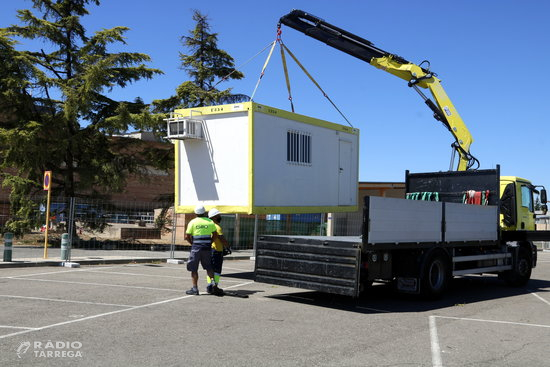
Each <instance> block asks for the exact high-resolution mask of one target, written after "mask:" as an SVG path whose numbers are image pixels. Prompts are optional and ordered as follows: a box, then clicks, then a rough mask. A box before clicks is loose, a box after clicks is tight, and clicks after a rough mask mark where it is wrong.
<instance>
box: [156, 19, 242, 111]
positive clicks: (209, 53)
mask: <svg viewBox="0 0 550 367" xmlns="http://www.w3.org/2000/svg"><path fill="white" fill-rule="evenodd" d="M193 20H194V21H195V22H196V25H195V28H194V29H193V30H192V31H190V32H189V35H188V36H183V37H181V42H182V44H183V46H184V47H185V48H186V49H188V50H189V51H190V53H189V54H185V53H181V52H180V60H181V68H182V69H183V70H185V71H186V72H187V74H188V75H189V77H190V80H188V81H185V82H183V83H182V84H180V85H179V86H178V87H177V88H176V95H174V96H172V97H170V98H167V99H162V100H155V101H153V105H154V112H157V113H158V112H160V113H169V112H171V111H173V110H174V109H176V108H192V107H201V106H208V105H213V104H222V103H234V102H241V101H243V100H245V99H246V100H247V99H248V97H246V96H244V95H241V94H232V93H231V89H230V88H229V89H225V90H219V89H217V88H216V86H217V85H218V84H220V83H221V82H223V81H225V80H229V79H242V78H243V77H244V75H243V73H241V72H240V71H237V70H235V63H234V60H233V57H231V56H230V55H229V54H228V53H227V52H226V51H224V50H221V49H219V48H218V34H217V33H211V29H210V25H209V23H208V17H207V16H205V15H203V14H201V13H200V12H199V11H198V10H195V11H194V12H193Z"/></svg>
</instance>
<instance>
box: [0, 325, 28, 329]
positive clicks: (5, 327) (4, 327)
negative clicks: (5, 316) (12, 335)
mask: <svg viewBox="0 0 550 367" xmlns="http://www.w3.org/2000/svg"><path fill="white" fill-rule="evenodd" d="M0 329H25V330H36V328H33V327H24V326H9V325H0Z"/></svg>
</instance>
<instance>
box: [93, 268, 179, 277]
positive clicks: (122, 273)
mask: <svg viewBox="0 0 550 367" xmlns="http://www.w3.org/2000/svg"><path fill="white" fill-rule="evenodd" d="M87 273H100V274H120V275H137V276H140V277H154V278H172V279H182V278H183V276H179V277H178V276H175V275H155V274H140V273H126V272H120V271H101V270H88V271H87Z"/></svg>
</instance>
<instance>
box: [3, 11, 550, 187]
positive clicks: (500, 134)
mask: <svg viewBox="0 0 550 367" xmlns="http://www.w3.org/2000/svg"><path fill="white" fill-rule="evenodd" d="M30 6H31V2H30V1H25V0H11V1H7V0H3V1H2V2H1V3H0V27H3V26H7V25H10V24H13V23H16V22H17V19H16V18H15V10H16V9H22V8H29V7H30ZM293 8H298V9H302V10H305V11H307V12H310V13H312V14H315V15H316V16H318V17H321V18H323V19H325V20H326V21H327V22H329V23H332V24H334V25H336V26H339V27H340V28H344V29H346V30H348V31H350V32H352V33H355V34H357V35H359V36H362V37H363V38H366V39H368V40H370V41H371V42H373V43H374V44H375V45H376V46H378V47H380V48H382V49H384V50H387V51H389V52H392V53H396V54H398V55H401V56H403V57H404V58H406V59H408V60H410V61H412V62H416V63H419V62H421V61H422V60H425V59H427V60H429V61H430V62H431V68H432V70H433V71H435V72H436V73H437V74H438V75H439V78H440V79H441V80H442V81H443V85H444V87H445V89H446V91H447V93H448V94H449V96H450V98H451V100H452V101H453V103H454V104H455V106H456V108H457V109H458V111H459V113H460V114H461V116H462V118H463V119H464V121H465V123H466V125H467V126H468V128H469V129H470V131H471V133H472V135H473V137H474V143H473V145H472V147H471V152H472V153H473V154H474V155H475V156H476V157H477V158H478V159H479V160H480V162H481V168H494V167H495V165H497V164H500V165H501V172H502V174H504V175H516V176H520V177H525V178H528V179H531V180H532V181H533V183H535V184H545V185H548V186H549V187H548V188H549V189H550V171H549V166H548V163H547V162H548V158H549V156H550V154H549V152H550V151H549V149H548V146H547V141H548V137H549V135H550V123H549V121H548V120H549V118H548V111H547V110H546V109H547V108H549V105H550V73H549V71H548V66H549V65H550V39H549V37H550V21H549V20H548V16H549V15H550V2H549V1H546V0H531V1H519V0H515V1H512V0H500V1H498V0H484V1H477V0H461V1H456V0H455V1H446V0H424V1H419V2H416V3H415V2H411V1H401V0H397V1H350V0H340V1H328V0H317V1H304V0H295V1H287V0H279V1H258V0H255V1H254V0H246V1H217V0H216V1H214V0H212V1H182V0H178V1H176V0H157V1H135V0H133V1H130V0H116V1H115V0H111V1H107V0H103V1H102V4H101V6H99V7H96V6H90V7H89V10H90V15H88V16H86V17H85V18H84V19H83V23H84V24H85V26H86V28H87V31H88V32H93V31H96V30H99V29H101V28H110V27H114V26H127V27H129V28H130V29H131V30H130V31H129V32H128V33H127V42H128V44H127V46H124V47H123V48H122V49H124V50H126V51H135V52H143V53H147V54H149V55H150V56H151V57H152V62H151V63H150V64H149V65H150V66H151V67H156V68H159V69H162V70H163V71H164V73H165V74H164V75H162V76H158V77H156V78H155V79H153V80H150V81H143V82H139V83H136V84H134V85H132V86H130V87H128V88H125V89H116V90H113V91H112V97H113V98H117V99H126V100H132V99H133V98H135V97H136V96H140V97H142V98H143V99H144V100H145V101H146V102H150V101H151V100H153V99H157V98H166V97H168V96H170V95H172V94H173V93H174V90H175V88H176V86H177V85H179V84H180V83H181V82H183V81H185V80H186V77H187V76H186V74H185V73H184V72H183V71H182V70H179V69H178V66H179V58H178V52H180V51H184V50H183V48H182V46H181V44H180V41H179V37H180V36H182V35H184V34H187V32H188V31H189V30H191V29H192V28H193V27H194V23H193V21H192V19H191V16H192V9H198V10H200V11H201V12H203V13H205V14H206V15H208V17H209V19H210V25H211V27H212V30H213V31H214V32H217V33H218V34H219V44H218V46H219V47H220V48H222V49H224V50H226V51H227V52H229V54H231V55H232V56H233V57H234V58H235V60H236V63H237V64H238V65H240V64H242V63H244V62H245V61H246V60H248V59H249V58H250V57H252V56H253V55H254V54H256V53H257V52H258V51H260V50H261V49H262V48H263V47H265V46H266V45H267V44H268V43H270V42H271V41H273V40H274V39H275V31H276V25H277V22H278V19H279V17H281V16H282V15H284V14H286V13H287V12H288V11H290V10H291V9H293ZM283 40H284V41H285V43H286V45H287V46H288V47H289V48H290V49H291V50H292V51H293V52H294V53H295V55H296V56H297V57H298V59H299V60H300V61H301V62H302V63H303V64H304V65H305V66H306V68H307V69H308V70H309V71H310V73H311V74H312V75H313V76H314V77H315V78H316V79H317V81H318V82H319V83H320V84H321V86H323V88H324V89H325V90H326V91H327V93H328V94H329V96H330V97H331V98H332V99H333V100H334V101H335V103H336V104H337V105H338V106H339V108H340V109H341V110H342V111H343V112H344V113H345V114H346V115H347V117H348V118H349V119H350V121H351V122H352V123H353V125H354V126H355V127H357V128H359V129H360V130H361V149H360V180H362V181H403V179H404V172H405V170H406V169H409V170H410V171H412V172H429V171H439V170H447V169H448V167H449V161H450V155H451V148H450V144H451V143H452V142H453V139H452V137H451V135H450V133H449V132H448V131H447V130H446V129H445V128H444V127H443V126H441V125H440V123H438V122H437V121H435V120H434V119H433V118H432V116H431V113H430V111H429V110H428V108H427V107H426V106H425V105H424V103H423V101H422V100H421V99H420V97H419V96H418V95H417V94H416V93H415V92H414V91H413V90H411V89H410V88H408V87H407V85H406V83H405V82H404V81H403V80H401V79H398V78H396V77H394V76H391V75H389V74H387V73H384V72H383V71H380V70H378V69H375V68H373V67H372V66H370V65H368V64H367V63H365V62H362V61H360V60H358V59H355V58H353V57H351V56H348V55H347V54H344V53H342V52H339V51H337V50H335V49H332V48H331V47H329V46H327V45H325V44H323V43H321V42H319V41H316V40H314V39H312V38H309V37H307V36H305V35H303V34H302V33H299V32H297V31H295V30H293V29H290V28H283ZM266 55H267V53H264V54H262V55H261V56H260V57H257V58H256V59H254V60H253V61H252V62H251V63H249V64H248V65H247V66H246V67H245V68H244V69H242V71H243V72H244V73H245V75H246V78H245V79H244V80H241V81H236V82H233V81H232V82H228V83H225V87H232V88H233V90H234V92H238V93H244V94H248V95H250V94H251V93H252V90H253V88H254V85H255V83H256V81H257V78H258V76H259V73H260V69H261V66H262V64H263V62H264V61H265V57H266ZM290 74H291V82H292V85H293V96H294V103H295V107H296V112H298V113H301V114H304V115H309V116H313V117H316V118H321V119H324V120H328V121H332V122H336V123H342V124H345V121H344V120H343V119H342V118H341V117H340V116H339V114H338V113H337V112H336V111H335V110H334V109H333V108H332V106H331V105H330V104H329V103H328V102H327V101H326V100H325V99H324V98H323V97H322V95H321V94H320V93H319V92H318V90H317V89H316V88H315V87H314V86H313V85H312V84H311V83H310V82H309V81H308V80H307V79H306V78H305V77H304V76H303V74H302V73H301V72H300V71H299V70H298V69H297V68H296V67H295V66H294V65H293V64H291V67H290ZM222 86H223V85H222ZM255 100H256V101H257V102H259V103H263V104H266V105H270V106H273V107H278V108H283V109H287V110H290V106H289V104H288V100H287V93H286V88H285V84H284V78H283V71H282V66H281V61H280V56H279V54H278V50H277V53H276V54H274V56H273V58H272V61H271V63H270V64H269V67H268V70H267V73H266V76H265V77H264V79H263V81H262V84H261V85H260V88H259V91H258V92H257V95H256V97H255Z"/></svg>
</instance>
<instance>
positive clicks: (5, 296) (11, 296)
mask: <svg viewBox="0 0 550 367" xmlns="http://www.w3.org/2000/svg"><path fill="white" fill-rule="evenodd" d="M0 297H4V298H20V299H32V300H37V301H48V302H64V303H81V304H86V305H96V306H114V307H135V305H119V304H114V303H101V302H86V301H73V300H68V299H55V298H42V297H24V296H14V295H11V294H0Z"/></svg>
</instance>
